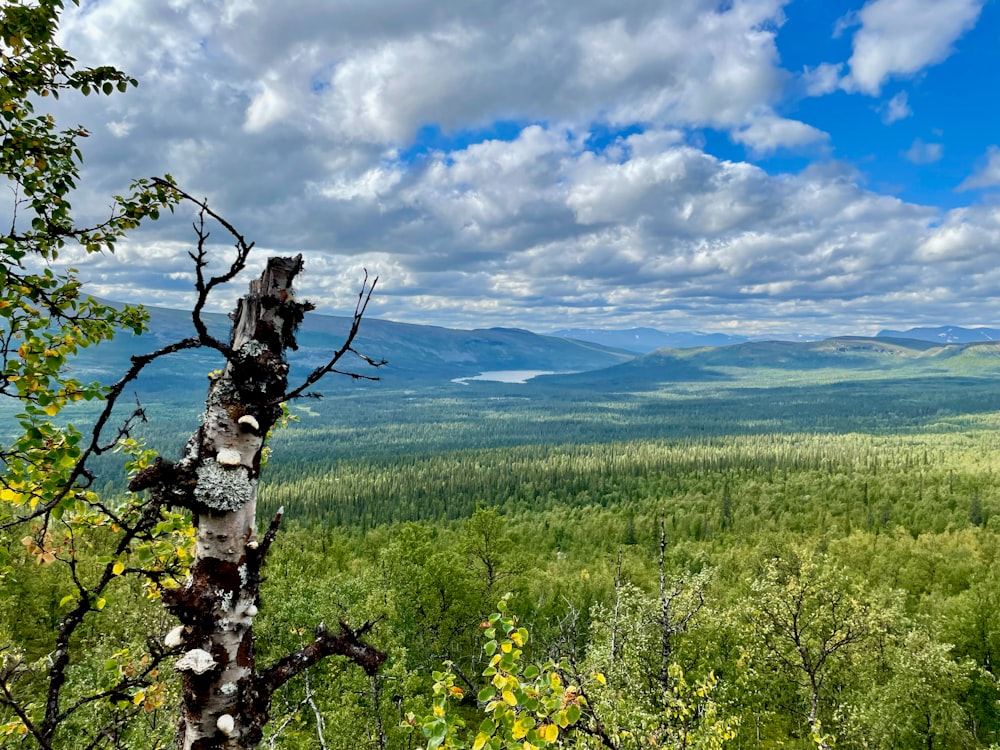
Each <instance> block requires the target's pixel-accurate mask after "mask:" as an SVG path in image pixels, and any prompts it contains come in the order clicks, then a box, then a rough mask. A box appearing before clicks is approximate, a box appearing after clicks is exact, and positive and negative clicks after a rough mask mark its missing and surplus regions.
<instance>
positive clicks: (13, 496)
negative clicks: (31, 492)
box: [0, 487, 21, 505]
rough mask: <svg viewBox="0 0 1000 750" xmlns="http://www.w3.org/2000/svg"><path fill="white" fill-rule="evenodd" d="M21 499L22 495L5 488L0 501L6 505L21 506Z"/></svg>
mask: <svg viewBox="0 0 1000 750" xmlns="http://www.w3.org/2000/svg"><path fill="white" fill-rule="evenodd" d="M20 499H21V493H19V492H14V490H12V489H9V488H7V487H5V488H4V489H2V490H0V501H3V502H5V503H13V504H14V505H20V503H19V502H18V501H19V500H20Z"/></svg>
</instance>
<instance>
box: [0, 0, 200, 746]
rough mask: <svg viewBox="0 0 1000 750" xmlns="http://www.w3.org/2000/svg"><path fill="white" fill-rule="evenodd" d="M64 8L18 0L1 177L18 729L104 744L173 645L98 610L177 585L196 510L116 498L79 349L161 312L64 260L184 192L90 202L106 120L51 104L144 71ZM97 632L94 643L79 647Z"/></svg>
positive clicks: (158, 186) (13, 717)
mask: <svg viewBox="0 0 1000 750" xmlns="http://www.w3.org/2000/svg"><path fill="white" fill-rule="evenodd" d="M62 8H63V3H62V2H61V1H60V0H30V1H27V0H10V2H6V3H4V4H3V6H2V7H0V175H2V176H3V178H4V181H5V182H6V184H7V186H8V187H9V188H10V194H11V196H12V198H11V200H12V206H11V210H10V212H9V215H10V217H11V222H10V226H9V229H8V230H7V232H6V233H5V234H4V235H2V236H0V378H2V379H0V402H3V401H9V402H12V403H14V404H16V407H15V408H14V409H13V411H14V412H15V416H14V421H15V423H16V430H15V431H14V433H13V434H12V436H11V437H10V439H9V441H7V442H2V443H0V549H3V550H4V552H3V554H2V555H0V611H3V612H4V613H5V614H4V616H3V617H0V633H3V634H4V636H5V638H4V640H3V641H2V642H0V652H2V657H3V672H2V677H0V679H2V681H3V690H2V691H0V711H2V712H3V716H2V721H0V735H4V734H6V735H8V736H13V737H22V738H24V739H25V741H26V742H27V741H30V742H34V743H37V745H39V746H41V747H51V746H52V743H53V742H54V741H55V740H54V738H55V737H57V736H59V737H70V736H89V737H93V738H94V742H95V744H99V741H100V740H99V738H100V737H101V736H102V732H110V734H108V735H107V736H108V741H110V739H111V738H112V737H114V736H115V735H116V734H118V733H121V737H124V736H125V735H126V734H127V733H128V731H129V730H127V729H126V728H125V725H126V724H127V722H128V720H129V718H130V717H134V716H135V714H137V713H152V712H156V711H157V710H158V709H159V708H160V707H161V706H162V705H164V703H165V701H166V698H164V697H163V696H164V695H165V694H166V688H165V687H164V686H163V685H162V684H161V683H160V682H159V680H158V679H157V676H156V675H157V674H158V666H157V665H158V662H159V661H161V660H162V655H159V656H156V657H154V656H152V655H151V652H150V651H149V649H148V647H147V644H146V643H145V642H144V639H143V638H142V637H137V634H136V633H134V632H128V633H118V635H119V636H120V637H118V638H116V639H111V641H110V642H109V640H108V639H107V633H108V632H115V630H116V628H115V627H114V626H113V625H109V626H106V627H105V628H104V629H96V628H94V627H93V626H92V625H91V621H92V619H93V615H94V614H95V613H97V612H103V613H105V614H109V613H112V612H113V613H115V615H116V616H117V617H118V618H119V619H118V620H117V622H119V623H123V622H133V617H134V615H135V614H136V613H137V612H138V613H141V612H143V607H142V606H138V607H137V606H136V602H135V601H134V597H135V596H136V595H137V589H136V588H133V587H132V582H131V581H130V580H126V578H130V577H131V576H134V575H140V576H142V577H143V578H144V580H145V582H146V586H147V592H148V593H155V592H157V591H158V590H159V589H160V587H162V586H169V585H176V576H179V575H183V569H184V563H183V558H184V557H185V556H186V553H187V545H188V544H189V538H188V537H187V531H186V527H187V525H188V523H187V521H186V519H184V518H182V517H180V516H178V515H176V514H171V513H163V514H162V516H161V515H160V514H159V512H158V511H155V513H154V514H153V515H150V510H149V508H148V507H146V506H144V504H143V503H142V502H140V501H138V499H137V498H135V497H128V498H116V499H113V498H107V497H101V496H100V495H99V494H98V493H96V492H95V491H94V490H93V488H92V487H91V484H92V481H93V475H92V473H91V471H90V469H89V468H88V465H87V463H88V460H89V459H90V458H92V457H93V456H95V455H97V454H100V453H102V452H106V451H108V450H110V449H111V447H112V446H113V444H114V442H115V441H114V440H111V442H110V444H109V443H107V442H106V441H107V440H108V439H107V437H104V438H102V435H101V432H102V429H103V427H104V426H105V424H106V423H107V420H108V418H109V416H110V412H109V411H108V410H104V411H103V412H101V416H100V417H99V418H97V420H96V423H95V424H94V427H93V429H92V431H91V432H90V433H89V434H87V433H86V432H85V431H83V430H81V429H79V428H77V427H75V426H74V425H73V424H68V423H66V422H65V417H66V414H65V413H63V411H64V409H66V410H67V412H69V411H70V410H69V409H67V407H70V406H71V405H73V404H75V403H76V402H81V401H84V402H86V401H93V402H99V401H102V400H104V399H106V398H107V397H108V395H109V394H111V393H113V389H108V388H106V387H103V386H101V385H99V384H97V383H83V382H80V381H79V380H77V379H76V378H75V377H74V376H73V374H72V373H71V368H70V362H71V359H72V358H73V357H75V356H76V355H77V354H78V353H79V352H80V351H81V350H82V349H85V348H87V347H91V346H93V345H96V344H100V343H102V342H106V341H108V340H110V339H111V338H112V337H113V336H115V335H116V334H117V333H119V332H122V331H128V332H131V333H136V334H138V333H141V332H142V331H143V330H144V329H145V325H146V321H147V315H146V313H145V311H143V310H142V309H141V308H136V307H129V306H125V307H123V308H121V309H118V308H116V307H113V306H110V305H108V304H106V303H103V302H100V301H99V300H97V299H94V298H93V297H90V296H88V295H86V294H85V293H84V292H83V290H82V288H81V283H80V281H79V278H78V276H77V272H76V271H75V270H74V269H68V270H66V271H61V272H60V271H54V270H53V269H52V267H50V264H53V263H55V262H56V261H58V260H59V259H60V256H61V255H62V254H63V253H64V252H65V251H66V250H67V249H70V248H76V249H79V250H83V251H84V252H85V253H96V252H111V251H113V250H114V248H115V245H116V243H117V242H118V241H119V240H120V239H121V238H122V237H123V236H124V235H125V233H126V232H128V231H129V230H132V229H134V228H136V227H138V226H139V224H140V223H141V222H142V221H144V220H146V219H156V218H157V217H158V215H159V212H160V211H161V210H162V209H164V208H168V209H172V207H173V205H174V203H175V202H176V196H175V195H174V193H173V191H172V189H171V183H170V182H169V180H166V181H152V180H139V181H138V182H136V183H134V184H133V185H132V187H131V190H130V192H128V193H127V194H125V195H119V196H114V198H113V200H112V208H111V210H110V213H109V214H108V215H107V216H105V217H104V218H102V219H97V220H94V221H92V222H90V223H80V222H78V221H77V220H76V218H75V217H74V215H73V211H72V205H71V202H70V199H71V197H72V194H73V192H74V191H75V190H76V189H77V188H78V187H79V186H78V180H79V176H80V164H81V160H82V158H83V155H82V150H81V148H80V145H79V144H80V142H81V141H82V139H84V138H86V137H87V135H88V134H87V131H86V130H85V128H83V127H82V126H79V125H75V126H71V127H68V128H66V127H61V126H60V125H58V124H57V123H56V120H55V118H54V117H53V116H52V114H51V113H49V112H47V111H45V110H44V109H43V108H42V105H44V103H45V102H46V101H47V100H50V99H55V98H58V97H59V96H60V95H62V94H67V93H68V94H76V95H83V96H88V95H90V94H105V95H107V94H112V93H114V92H116V91H117V92H124V91H126V90H127V89H128V88H129V87H131V86H134V85H136V82H135V80H134V79H131V78H129V77H127V76H126V75H125V74H123V73H121V72H120V71H117V70H115V69H114V68H110V67H95V68H83V69H79V68H77V67H76V61H75V60H74V59H73V58H72V57H71V56H70V55H69V54H68V53H67V52H66V51H65V50H63V49H62V48H60V47H59V45H58V44H56V42H55V35H56V28H57V25H58V21H59V14H60V12H61V11H62ZM73 412H74V413H77V414H79V413H80V412H78V411H76V410H75V409H73ZM55 418H60V422H59V423H56V422H54V421H53V420H54V419H55ZM137 460H140V463H141V461H142V459H137ZM145 460H148V457H147V459H145ZM16 540H20V543H19V544H18V543H17V541H16ZM15 545H16V546H15ZM116 600H119V601H120V602H128V607H131V609H129V608H128V607H124V608H123V607H119V605H118V602H116ZM14 613H17V615H15V614H14ZM21 618H25V619H26V621H23V620H22V619H21ZM148 621H149V620H148V618H147V619H146V620H145V622H148ZM28 622H31V623H33V624H34V625H35V626H36V627H37V629H36V630H34V631H33V632H32V631H31V630H30V628H29V627H28V625H27V623H28ZM81 641H82V642H85V643H86V644H87V647H86V648H84V649H82V651H83V653H78V651H80V649H78V648H77V646H78V644H79V643H80V642H81ZM71 647H72V648H73V656H72V658H71V655H70V648H71ZM102 653H103V654H108V653H110V654H111V655H110V656H108V657H107V659H108V661H107V663H106V666H107V668H106V669H97V672H96V674H95V672H94V671H93V668H94V665H95V664H96V663H97V662H99V661H100V660H101V658H102ZM112 662H113V664H112ZM84 716H86V717H87V718H83V717H84ZM57 730H58V732H60V733H61V734H59V735H57ZM81 732H82V733H83V735H80V733H81ZM116 741H124V740H123V739H120V738H119V739H118V740H116Z"/></svg>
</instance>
